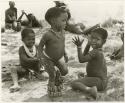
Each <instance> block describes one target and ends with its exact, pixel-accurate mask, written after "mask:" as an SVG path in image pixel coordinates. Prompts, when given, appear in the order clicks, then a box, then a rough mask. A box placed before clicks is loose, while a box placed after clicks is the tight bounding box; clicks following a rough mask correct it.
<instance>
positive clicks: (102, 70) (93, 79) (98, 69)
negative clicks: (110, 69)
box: [71, 28, 108, 98]
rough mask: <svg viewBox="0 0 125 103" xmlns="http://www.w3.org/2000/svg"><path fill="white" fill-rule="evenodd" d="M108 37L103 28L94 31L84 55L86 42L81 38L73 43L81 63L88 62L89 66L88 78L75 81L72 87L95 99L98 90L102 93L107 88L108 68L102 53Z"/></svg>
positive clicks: (87, 69) (75, 39) (77, 38)
mask: <svg viewBox="0 0 125 103" xmlns="http://www.w3.org/2000/svg"><path fill="white" fill-rule="evenodd" d="M107 35H108V33H107V31H106V30H105V29H103V28H96V29H94V30H92V32H91V34H90V37H89V38H88V43H87V45H86V47H85V50H84V53H82V49H81V45H82V43H83V41H84V40H80V38H79V37H75V38H74V39H73V43H74V44H75V45H76V46H77V51H78V59H79V62H80V63H85V62H88V64H87V67H86V72H87V76H85V77H84V78H81V79H78V80H75V81H73V82H72V83H71V87H72V88H73V89H76V90H81V91H82V92H85V93H88V94H90V95H91V96H92V97H93V98H96V97H97V90H98V91H102V90H104V89H105V88H106V86H107V67H106V61H105V59H104V55H103V51H102V46H103V45H104V43H105V42H106V39H107ZM90 46H91V47H92V48H93V50H91V51H89V49H90Z"/></svg>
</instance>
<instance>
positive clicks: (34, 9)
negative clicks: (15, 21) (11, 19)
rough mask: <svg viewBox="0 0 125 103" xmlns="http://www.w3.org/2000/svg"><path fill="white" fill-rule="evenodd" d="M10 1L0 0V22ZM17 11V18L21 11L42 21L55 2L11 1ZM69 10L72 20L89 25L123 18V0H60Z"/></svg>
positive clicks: (41, 0)
mask: <svg viewBox="0 0 125 103" xmlns="http://www.w3.org/2000/svg"><path fill="white" fill-rule="evenodd" d="M8 1H10V0H0V7H1V20H2V21H4V19H5V10H6V9H7V8H9V3H8ZM12 1H15V4H16V5H15V6H16V8H17V9H18V17H19V16H20V15H21V10H25V12H26V13H33V14H34V15H35V16H36V17H37V18H38V19H44V15H45V13H46V11H47V9H49V8H50V7H53V6H54V5H55V4H54V2H53V1H55V0H12ZM61 1H64V2H65V3H66V4H67V5H68V8H69V9H70V12H71V15H72V18H74V19H75V21H76V22H81V21H89V22H91V23H95V22H102V21H104V20H106V19H107V18H109V17H112V18H118V19H122V18H123V12H124V11H123V9H124V6H125V5H124V0H61Z"/></svg>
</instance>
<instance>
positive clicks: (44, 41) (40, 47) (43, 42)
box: [38, 33, 49, 59]
mask: <svg viewBox="0 0 125 103" xmlns="http://www.w3.org/2000/svg"><path fill="white" fill-rule="evenodd" d="M48 38H49V37H48V33H45V34H43V36H42V38H41V40H40V43H39V45H38V56H39V59H41V57H42V52H43V47H44V45H45V44H46V42H47V40H48Z"/></svg>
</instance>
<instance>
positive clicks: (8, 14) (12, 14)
mask: <svg viewBox="0 0 125 103" xmlns="http://www.w3.org/2000/svg"><path fill="white" fill-rule="evenodd" d="M9 6H10V8H9V9H7V10H6V11H5V27H6V28H7V29H9V28H11V25H12V24H13V23H14V21H16V19H17V8H15V7H14V6H15V3H14V2H13V1H9Z"/></svg>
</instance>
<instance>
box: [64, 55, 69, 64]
mask: <svg viewBox="0 0 125 103" xmlns="http://www.w3.org/2000/svg"><path fill="white" fill-rule="evenodd" d="M64 59H65V62H66V63H67V62H68V61H69V58H68V55H67V54H65V55H64Z"/></svg>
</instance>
